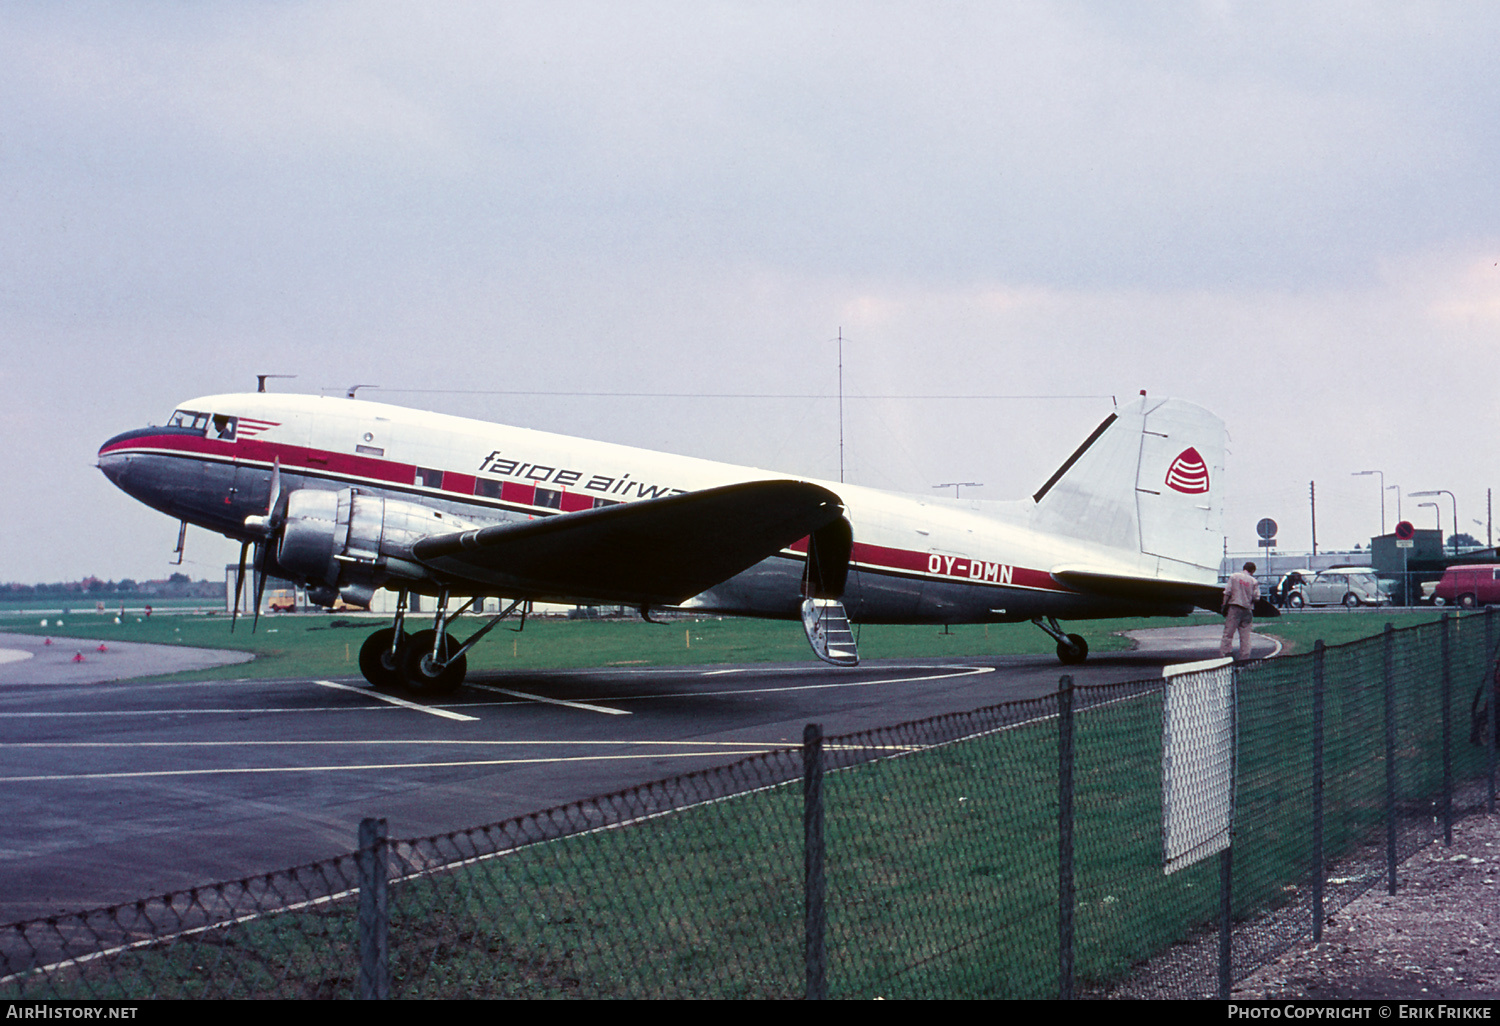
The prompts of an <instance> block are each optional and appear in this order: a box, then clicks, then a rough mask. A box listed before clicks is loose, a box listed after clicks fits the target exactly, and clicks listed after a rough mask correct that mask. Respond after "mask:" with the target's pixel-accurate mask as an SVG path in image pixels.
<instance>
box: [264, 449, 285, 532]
mask: <svg viewBox="0 0 1500 1026" xmlns="http://www.w3.org/2000/svg"><path fill="white" fill-rule="evenodd" d="M279 498H281V457H280V456H278V457H276V459H275V460H273V461H272V462H271V501H270V502H268V503H266V517H267V518H268V519H271V520H272V522H273V523H274V519H275V516H276V500H277V499H279Z"/></svg>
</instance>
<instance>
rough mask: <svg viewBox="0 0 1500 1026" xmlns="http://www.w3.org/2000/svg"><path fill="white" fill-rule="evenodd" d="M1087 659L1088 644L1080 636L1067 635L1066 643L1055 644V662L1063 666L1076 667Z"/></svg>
mask: <svg viewBox="0 0 1500 1026" xmlns="http://www.w3.org/2000/svg"><path fill="white" fill-rule="evenodd" d="M1088 657H1089V643H1088V642H1087V641H1085V640H1083V636H1082V635H1081V634H1069V635H1068V640H1067V641H1059V642H1058V643H1057V660H1058V662H1060V663H1062V664H1063V665H1064V666H1077V665H1078V664H1079V663H1081V662H1083V661H1084V660H1085V659H1087V658H1088Z"/></svg>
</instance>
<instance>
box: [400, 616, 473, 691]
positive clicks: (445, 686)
mask: <svg viewBox="0 0 1500 1026" xmlns="http://www.w3.org/2000/svg"><path fill="white" fill-rule="evenodd" d="M436 638H437V632H436V631H418V632H417V633H416V634H413V635H412V636H411V637H410V638H408V639H407V642H406V653H405V658H404V659H403V661H402V666H401V668H402V671H403V675H404V677H403V679H404V680H405V682H406V686H407V687H408V688H410V689H411V690H412V691H414V692H416V693H417V694H419V695H450V694H452V693H453V692H455V691H457V690H458V688H459V686H460V685H461V684H463V682H464V675H465V674H466V673H468V671H469V657H468V656H459V657H458V658H457V659H454V658H453V656H452V653H454V652H457V651H458V647H459V646H458V642H456V641H454V640H453V638H452V637H451V636H449V635H447V634H444V635H443V647H442V650H441V653H440V654H441V655H442V657H443V661H444V662H445V663H446V665H445V666H443V667H442V668H441V669H439V668H438V667H437V666H436V665H435V664H434V663H433V661H432V643H433V641H434V640H436Z"/></svg>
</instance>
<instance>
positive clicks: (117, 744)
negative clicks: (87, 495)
mask: <svg viewBox="0 0 1500 1026" xmlns="http://www.w3.org/2000/svg"><path fill="white" fill-rule="evenodd" d="M353 745H376V746H379V747H382V748H383V747H394V746H397V745H434V746H436V745H461V746H463V747H465V748H541V747H546V746H553V747H559V748H562V747H568V748H587V747H589V746H590V745H598V746H601V747H603V746H606V745H607V746H609V747H611V748H620V747H628V748H644V747H650V746H652V745H656V746H658V747H664V748H672V747H676V748H682V747H688V746H691V747H694V748H702V747H703V746H704V745H711V746H715V747H720V748H729V749H732V750H735V751H739V750H744V751H747V752H751V753H754V752H768V751H771V750H772V749H775V748H792V747H796V746H795V745H794V744H793V742H792V741H790V740H788V739H785V738H783V739H782V740H780V741H704V740H702V739H701V738H699V739H695V740H692V741H553V740H543V741H493V740H490V741H473V740H455V739H454V738H394V739H392V738H368V739H363V740H348V739H342V740H323V741H3V742H0V751H4V750H6V749H10V748H254V747H262V748H269V747H279V748H286V747H292V748H297V747H345V748H347V747H350V746H353Z"/></svg>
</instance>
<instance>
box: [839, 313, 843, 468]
mask: <svg viewBox="0 0 1500 1026" xmlns="http://www.w3.org/2000/svg"><path fill="white" fill-rule="evenodd" d="M843 483H844V327H843V325H839V484H843Z"/></svg>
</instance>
